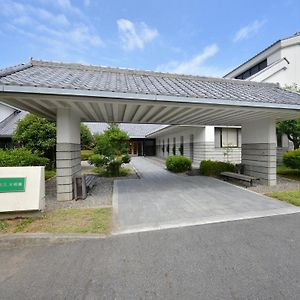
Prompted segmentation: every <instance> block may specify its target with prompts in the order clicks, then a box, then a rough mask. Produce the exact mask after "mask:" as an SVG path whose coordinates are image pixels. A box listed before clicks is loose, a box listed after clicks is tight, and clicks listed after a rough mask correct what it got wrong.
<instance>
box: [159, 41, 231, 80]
mask: <svg viewBox="0 0 300 300" xmlns="http://www.w3.org/2000/svg"><path fill="white" fill-rule="evenodd" d="M218 52H219V48H218V46H217V45H216V44H212V45H209V46H207V47H205V48H204V49H203V51H201V52H200V53H198V54H197V55H195V56H194V57H192V58H190V59H188V60H185V61H171V62H169V63H167V64H165V65H161V66H159V67H158V68H157V71H162V72H170V73H178V74H189V75H205V76H222V75H223V74H224V73H225V72H226V71H225V70H222V69H220V68H217V67H212V66H208V65H206V64H205V63H206V61H207V60H208V59H209V58H211V57H213V56H215V55H216V54H217V53H218Z"/></svg>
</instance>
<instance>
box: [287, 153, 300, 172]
mask: <svg viewBox="0 0 300 300" xmlns="http://www.w3.org/2000/svg"><path fill="white" fill-rule="evenodd" d="M283 163H284V164H285V165H286V166H287V167H289V168H292V169H299V170H300V148H299V149H296V150H294V151H289V152H286V153H285V154H284V155H283Z"/></svg>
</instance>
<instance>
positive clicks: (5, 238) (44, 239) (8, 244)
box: [0, 233, 108, 249]
mask: <svg viewBox="0 0 300 300" xmlns="http://www.w3.org/2000/svg"><path fill="white" fill-rule="evenodd" d="M107 237H108V236H106V235H101V234H96V233H95V234H75V233H74V234H54V233H53V234H52V233H35V234H32V233H23V234H1V235H0V249H7V248H16V247H23V246H41V245H49V244H61V243H66V242H77V241H83V240H99V239H104V238H107Z"/></svg>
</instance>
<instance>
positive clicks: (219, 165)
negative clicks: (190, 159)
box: [200, 160, 236, 176]
mask: <svg viewBox="0 0 300 300" xmlns="http://www.w3.org/2000/svg"><path fill="white" fill-rule="evenodd" d="M235 171H236V167H235V165H234V164H231V163H228V162H223V161H212V160H202V161H201V163H200V174H201V175H205V176H219V175H220V173H222V172H235Z"/></svg>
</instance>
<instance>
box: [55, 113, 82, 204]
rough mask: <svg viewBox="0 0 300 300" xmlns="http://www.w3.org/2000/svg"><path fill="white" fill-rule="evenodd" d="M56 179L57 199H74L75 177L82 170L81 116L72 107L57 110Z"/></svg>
mask: <svg viewBox="0 0 300 300" xmlns="http://www.w3.org/2000/svg"><path fill="white" fill-rule="evenodd" d="M56 126H57V144H56V181H57V200H58V201H69V200H73V199H74V187H73V178H74V177H75V176H76V175H79V174H80V172H81V159H80V148H81V145H80V118H79V116H78V114H77V113H76V112H75V111H73V110H72V109H68V108H60V109H58V111H57V122H56Z"/></svg>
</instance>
